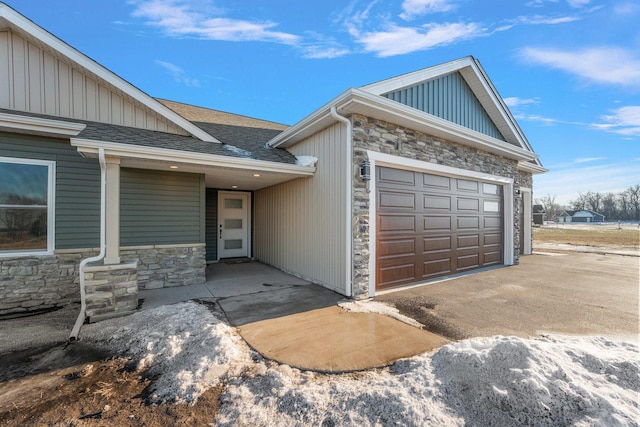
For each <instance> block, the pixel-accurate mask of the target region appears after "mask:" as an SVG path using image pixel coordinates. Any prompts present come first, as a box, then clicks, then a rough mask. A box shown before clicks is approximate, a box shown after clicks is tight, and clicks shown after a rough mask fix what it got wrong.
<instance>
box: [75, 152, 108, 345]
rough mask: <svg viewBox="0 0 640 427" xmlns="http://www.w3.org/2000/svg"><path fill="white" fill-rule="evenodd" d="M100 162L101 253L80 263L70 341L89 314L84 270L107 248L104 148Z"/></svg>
mask: <svg viewBox="0 0 640 427" xmlns="http://www.w3.org/2000/svg"><path fill="white" fill-rule="evenodd" d="M98 160H99V162H100V253H98V255H96V256H94V257H90V258H85V259H83V260H82V261H81V262H80V267H79V268H78V274H79V275H80V314H79V315H78V318H77V319H76V323H75V325H74V326H73V329H72V330H71V335H69V341H76V340H77V339H78V334H79V333H80V328H81V327H82V324H83V323H84V321H85V318H86V312H87V301H86V291H85V287H84V268H85V267H86V266H87V264H89V263H90V262H96V261H101V260H102V259H103V258H104V255H105V252H106V247H105V231H106V230H105V222H106V221H105V220H106V218H105V217H106V215H105V211H106V190H107V162H106V160H105V158H104V148H100V149H98Z"/></svg>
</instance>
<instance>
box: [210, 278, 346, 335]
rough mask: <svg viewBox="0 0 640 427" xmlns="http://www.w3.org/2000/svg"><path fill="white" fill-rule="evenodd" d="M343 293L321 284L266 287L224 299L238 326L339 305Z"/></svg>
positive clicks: (230, 315) (232, 318) (222, 299)
mask: <svg viewBox="0 0 640 427" xmlns="http://www.w3.org/2000/svg"><path fill="white" fill-rule="evenodd" d="M342 299H344V297H343V296H342V295H339V294H337V293H335V292H332V291H330V290H328V289H326V288H323V287H321V286H318V285H275V286H271V285H269V286H262V291H261V292H256V293H252V294H245V295H236V296H233V297H228V298H221V299H219V300H218V304H219V305H220V307H222V310H224V312H225V314H226V315H227V319H229V322H230V323H231V324H232V325H234V326H242V325H245V324H247V323H252V322H258V321H261V320H266V319H273V318H277V317H283V316H289V315H291V314H295V313H301V312H305V311H310V310H316V309H319V308H324V307H330V306H335V305H336V304H337V303H338V301H340V300H342Z"/></svg>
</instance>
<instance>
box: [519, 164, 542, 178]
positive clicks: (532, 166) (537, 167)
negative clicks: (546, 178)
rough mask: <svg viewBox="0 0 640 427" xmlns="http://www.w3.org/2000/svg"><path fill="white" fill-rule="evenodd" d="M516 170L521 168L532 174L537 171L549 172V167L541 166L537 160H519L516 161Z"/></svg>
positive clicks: (537, 172)
mask: <svg viewBox="0 0 640 427" xmlns="http://www.w3.org/2000/svg"><path fill="white" fill-rule="evenodd" d="M518 170H521V171H523V172H529V173H531V174H534V175H535V174H539V173H545V172H549V169H547V168H545V167H543V166H542V165H540V164H539V163H538V162H536V163H535V164H534V163H531V162H520V163H518Z"/></svg>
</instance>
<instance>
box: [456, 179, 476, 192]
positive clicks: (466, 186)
mask: <svg viewBox="0 0 640 427" xmlns="http://www.w3.org/2000/svg"><path fill="white" fill-rule="evenodd" d="M456 184H457V185H456V187H457V189H458V190H460V191H465V192H473V193H477V192H478V184H479V183H478V182H477V181H468V180H466V179H456Z"/></svg>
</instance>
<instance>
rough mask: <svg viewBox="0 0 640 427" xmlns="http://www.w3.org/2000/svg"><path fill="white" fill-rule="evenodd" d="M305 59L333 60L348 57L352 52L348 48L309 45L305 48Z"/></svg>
mask: <svg viewBox="0 0 640 427" xmlns="http://www.w3.org/2000/svg"><path fill="white" fill-rule="evenodd" d="M303 51H304V57H305V58H309V59H332V58H339V57H341V56H344V55H348V54H349V53H351V51H350V50H349V49H348V48H346V47H341V46H327V45H309V46H305V47H304V48H303Z"/></svg>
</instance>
